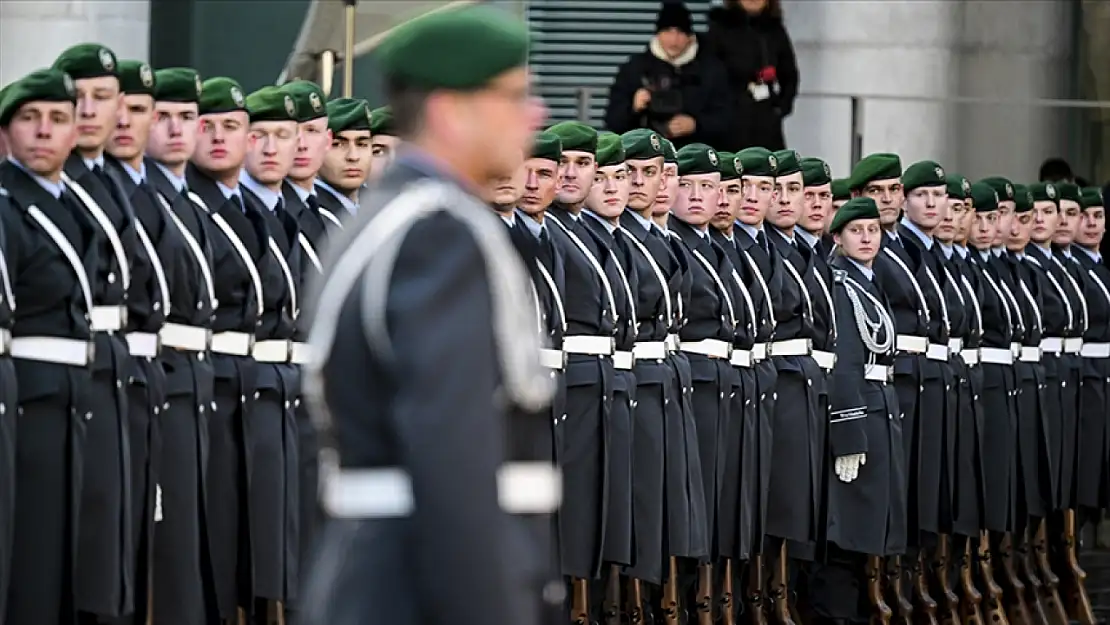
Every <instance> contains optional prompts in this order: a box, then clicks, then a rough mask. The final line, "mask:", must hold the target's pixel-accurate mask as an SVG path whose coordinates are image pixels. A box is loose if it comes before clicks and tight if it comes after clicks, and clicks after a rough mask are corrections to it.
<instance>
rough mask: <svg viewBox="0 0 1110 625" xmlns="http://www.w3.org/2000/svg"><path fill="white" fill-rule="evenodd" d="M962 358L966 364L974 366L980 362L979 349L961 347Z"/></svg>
mask: <svg viewBox="0 0 1110 625" xmlns="http://www.w3.org/2000/svg"><path fill="white" fill-rule="evenodd" d="M960 358H962V359H963V361H964V364H965V365H967V366H969V367H974V366H975V365H977V364H979V350H977V349H961V350H960Z"/></svg>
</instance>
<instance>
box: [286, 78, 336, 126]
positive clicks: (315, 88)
mask: <svg viewBox="0 0 1110 625" xmlns="http://www.w3.org/2000/svg"><path fill="white" fill-rule="evenodd" d="M281 88H282V89H284V90H285V93H288V94H289V95H290V97H292V98H293V104H295V105H296V107H297V121H298V122H310V121H312V120H314V119H320V118H321V117H327V116H328V109H327V107H325V106H324V103H325V102H327V99H328V98H327V96H326V95H324V90H323V89H321V88H320V85H318V84H316V83H314V82H312V81H311V80H294V81H293V82H288V83H285V84H284V85H282V86H281Z"/></svg>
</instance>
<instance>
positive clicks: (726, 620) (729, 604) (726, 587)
mask: <svg viewBox="0 0 1110 625" xmlns="http://www.w3.org/2000/svg"><path fill="white" fill-rule="evenodd" d="M722 577H723V578H724V579H723V580H721V623H722V625H736V610H735V609H734V608H735V606H733V600H732V598H733V588H732V558H725V565H724V571H723V572H722Z"/></svg>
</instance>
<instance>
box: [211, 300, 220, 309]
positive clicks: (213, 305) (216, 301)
mask: <svg viewBox="0 0 1110 625" xmlns="http://www.w3.org/2000/svg"><path fill="white" fill-rule="evenodd" d="M219 307H220V300H218V299H216V298H212V308H219Z"/></svg>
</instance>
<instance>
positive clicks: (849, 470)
mask: <svg viewBox="0 0 1110 625" xmlns="http://www.w3.org/2000/svg"><path fill="white" fill-rule="evenodd" d="M865 464H867V454H849V455H847V456H840V457H839V458H837V459H836V464H835V467H834V468H835V470H836V477H838V478H840V481H841V482H844V483H845V484H847V483H848V482H851V481H853V480H855V479H856V478H857V477H859V468H860V467H862V466H863V465H865Z"/></svg>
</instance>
